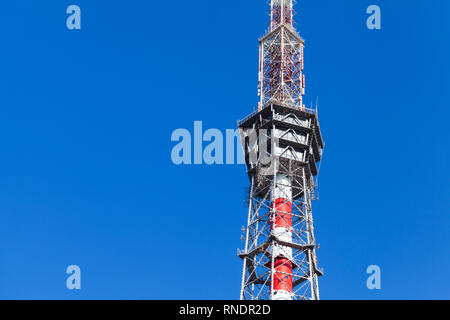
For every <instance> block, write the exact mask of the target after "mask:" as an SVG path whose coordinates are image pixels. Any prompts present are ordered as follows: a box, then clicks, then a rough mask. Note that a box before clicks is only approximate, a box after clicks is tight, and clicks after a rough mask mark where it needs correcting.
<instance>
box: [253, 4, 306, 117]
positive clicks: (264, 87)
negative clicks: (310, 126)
mask: <svg viewBox="0 0 450 320" xmlns="http://www.w3.org/2000/svg"><path fill="white" fill-rule="evenodd" d="M293 15H294V11H293V1H292V0H272V1H271V27H270V29H269V32H268V34H267V35H265V36H264V37H263V38H261V39H260V49H259V51H260V60H259V61H260V65H259V95H260V109H262V108H264V106H265V105H266V104H267V103H271V102H273V103H276V102H283V103H284V104H289V105H291V106H293V107H302V106H303V94H304V88H305V78H304V75H303V67H304V65H303V47H304V40H303V39H302V38H301V37H300V35H299V34H298V33H297V32H296V30H295V28H294V27H293V25H292V24H293Z"/></svg>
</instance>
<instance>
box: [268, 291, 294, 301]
mask: <svg viewBox="0 0 450 320" xmlns="http://www.w3.org/2000/svg"><path fill="white" fill-rule="evenodd" d="M292 298H293V297H292V293H290V292H287V291H284V290H279V291H275V292H274V293H273V297H272V300H275V301H282V300H292Z"/></svg>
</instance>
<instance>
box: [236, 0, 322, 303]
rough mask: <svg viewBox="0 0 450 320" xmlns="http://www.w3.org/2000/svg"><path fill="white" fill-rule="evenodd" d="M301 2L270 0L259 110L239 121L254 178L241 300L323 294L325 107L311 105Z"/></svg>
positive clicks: (243, 253) (262, 43)
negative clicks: (320, 212) (321, 110)
mask: <svg viewBox="0 0 450 320" xmlns="http://www.w3.org/2000/svg"><path fill="white" fill-rule="evenodd" d="M293 2H294V1H293V0H272V1H271V2H270V6H271V10H270V16H271V22H270V28H269V30H268V33H267V34H266V35H265V36H264V37H262V38H261V39H260V65H259V95H260V102H259V104H258V110H257V111H255V112H254V113H252V114H250V115H249V116H247V117H246V118H245V119H243V120H241V121H239V122H238V125H239V129H240V131H241V135H242V143H243V147H244V150H245V157H246V164H247V173H248V176H249V178H250V189H249V198H248V204H249V213H248V222H247V228H246V229H245V233H246V235H245V249H244V250H243V251H241V250H239V257H240V258H242V259H243V262H244V266H243V272H242V287H241V300H259V299H272V300H297V299H307V300H317V299H319V285H318V277H319V276H321V275H322V271H321V270H320V269H319V267H318V264H317V256H316V249H317V243H316V239H315V237H314V227H313V216H312V208H311V201H312V200H314V199H315V198H317V192H316V191H315V190H316V188H317V183H316V182H317V179H316V177H317V175H318V171H319V170H318V163H319V162H320V160H321V158H322V153H323V148H324V142H323V140H322V135H321V132H320V126H319V121H318V116H317V109H316V110H312V109H307V108H306V107H305V106H304V104H303V95H304V91H305V78H304V75H303V47H304V40H303V39H302V38H301V37H300V35H299V34H298V33H297V31H296V30H295V28H294V25H293V17H294V10H293V4H294V3H293Z"/></svg>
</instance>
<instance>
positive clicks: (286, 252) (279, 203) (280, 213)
mask: <svg viewBox="0 0 450 320" xmlns="http://www.w3.org/2000/svg"><path fill="white" fill-rule="evenodd" d="M274 181H275V186H274V190H273V192H272V201H273V211H272V215H271V234H272V236H274V237H275V238H277V239H278V240H279V241H282V242H287V243H291V242H292V183H291V179H290V178H289V177H288V176H287V175H285V174H278V175H276V178H275V179H274ZM272 255H273V258H272V261H273V266H272V274H273V285H272V292H273V293H272V300H292V293H293V291H292V289H293V286H292V269H293V266H294V265H293V261H292V248H290V247H285V246H282V245H279V244H273V245H272Z"/></svg>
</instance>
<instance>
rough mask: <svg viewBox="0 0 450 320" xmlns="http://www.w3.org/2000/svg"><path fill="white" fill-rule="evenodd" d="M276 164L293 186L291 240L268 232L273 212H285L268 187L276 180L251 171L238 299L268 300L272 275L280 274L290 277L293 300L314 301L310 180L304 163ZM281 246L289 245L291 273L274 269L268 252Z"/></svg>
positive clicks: (316, 294)
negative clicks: (277, 203) (297, 164)
mask: <svg viewBox="0 0 450 320" xmlns="http://www.w3.org/2000/svg"><path fill="white" fill-rule="evenodd" d="M279 166H280V167H279V170H278V171H277V172H278V173H276V174H280V173H279V172H284V174H286V173H287V174H288V176H289V177H290V178H291V181H292V182H293V185H295V186H297V187H296V188H294V189H293V190H294V193H293V201H292V212H291V216H292V242H289V243H288V242H283V241H281V240H280V239H278V238H277V237H275V236H274V235H273V233H272V232H271V224H272V223H273V221H274V220H275V219H276V217H277V215H279V214H286V212H281V211H280V208H279V207H277V206H276V205H275V204H274V202H273V201H272V190H273V189H274V188H276V187H277V186H276V185H275V184H276V182H275V181H276V180H277V179H275V178H274V176H266V175H257V173H255V175H254V176H253V177H252V178H251V188H250V197H249V202H250V203H249V216H248V227H247V229H246V244H245V248H246V249H245V250H244V251H242V252H240V253H239V256H240V257H241V258H242V259H243V260H244V269H243V274H242V289H241V300H270V299H272V297H273V283H275V282H277V280H278V279H274V277H281V276H290V277H292V284H293V290H292V299H293V300H318V299H319V286H318V276H321V275H322V274H323V273H322V271H321V270H320V269H319V268H318V267H317V258H316V240H315V237H314V227H313V218H312V210H311V190H312V189H313V188H314V185H313V179H312V178H309V179H308V177H307V173H306V170H305V167H304V166H295V165H293V163H292V161H291V160H289V161H287V162H283V163H280V164H279ZM256 172H260V170H257V171H256ZM279 206H281V204H279ZM283 248H292V260H291V261H292V264H293V265H294V268H293V270H292V274H283V273H280V272H276V271H275V266H274V257H275V255H273V254H272V253H273V252H274V251H275V250H278V251H277V252H280V250H283ZM284 250H286V249H284ZM288 290H289V288H286V291H288Z"/></svg>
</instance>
